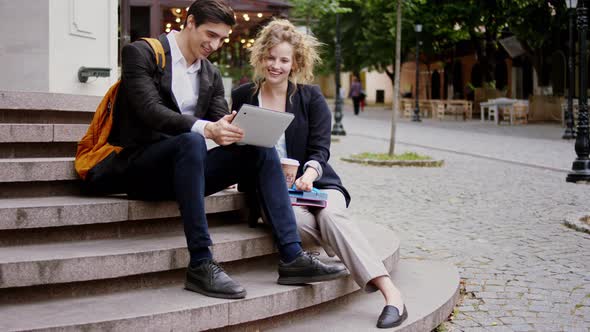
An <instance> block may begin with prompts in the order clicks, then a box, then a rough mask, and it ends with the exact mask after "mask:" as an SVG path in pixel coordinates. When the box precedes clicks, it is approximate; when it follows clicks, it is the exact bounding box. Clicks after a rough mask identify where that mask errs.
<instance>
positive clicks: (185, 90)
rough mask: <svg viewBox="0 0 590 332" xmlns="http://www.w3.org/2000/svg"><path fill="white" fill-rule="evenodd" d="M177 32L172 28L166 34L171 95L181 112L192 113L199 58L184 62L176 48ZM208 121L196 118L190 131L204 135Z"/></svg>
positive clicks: (195, 105)
mask: <svg viewBox="0 0 590 332" xmlns="http://www.w3.org/2000/svg"><path fill="white" fill-rule="evenodd" d="M177 33H178V31H174V30H172V31H170V33H168V34H167V35H166V38H168V43H169V44H170V55H171V57H172V95H173V96H174V98H175V99H176V104H177V105H178V107H179V108H180V112H181V113H182V114H190V115H194V114H195V109H196V107H197V101H198V100H199V72H200V70H201V60H200V59H199V60H197V61H195V62H194V63H192V64H190V65H189V64H188V63H187V62H186V59H185V58H184V56H183V55H182V52H181V51H180V48H178V43H176V34H177ZM208 122H209V121H207V120H197V122H195V124H194V125H193V127H192V128H191V131H193V132H196V133H199V134H201V135H203V136H205V125H206V124H207V123H208Z"/></svg>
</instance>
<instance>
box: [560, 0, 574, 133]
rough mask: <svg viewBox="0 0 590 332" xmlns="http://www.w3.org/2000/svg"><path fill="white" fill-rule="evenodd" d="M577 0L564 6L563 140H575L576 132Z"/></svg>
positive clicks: (568, 0)
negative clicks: (565, 77)
mask: <svg viewBox="0 0 590 332" xmlns="http://www.w3.org/2000/svg"><path fill="white" fill-rule="evenodd" d="M577 3H578V0H566V1H565V4H566V6H567V8H568V10H569V44H568V48H569V53H568V61H567V73H568V76H569V78H568V91H567V110H566V112H565V114H564V115H565V119H564V120H565V132H564V133H563V136H562V138H563V139H573V138H576V131H575V129H574V104H573V98H574V90H575V85H576V83H575V82H576V79H575V76H574V75H575V74H574V17H575V16H576V13H575V8H576V6H577Z"/></svg>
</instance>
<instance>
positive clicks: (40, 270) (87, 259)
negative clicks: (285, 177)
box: [0, 223, 275, 288]
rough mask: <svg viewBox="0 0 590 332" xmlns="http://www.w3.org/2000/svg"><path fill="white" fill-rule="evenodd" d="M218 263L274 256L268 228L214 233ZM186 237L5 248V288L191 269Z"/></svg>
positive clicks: (0, 264)
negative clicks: (187, 266)
mask: <svg viewBox="0 0 590 332" xmlns="http://www.w3.org/2000/svg"><path fill="white" fill-rule="evenodd" d="M210 234H211V238H212V240H213V242H214V245H213V246H212V248H211V249H212V251H213V253H214V257H215V259H217V260H218V261H220V262H228V261H234V260H239V259H245V258H250V257H256V256H264V255H269V254H271V253H273V252H274V251H275V249H274V247H273V242H272V236H271V234H270V232H268V231H267V230H266V229H265V228H262V227H259V228H249V227H248V226H247V225H246V224H245V223H243V224H238V225H227V226H224V225H220V226H214V227H211V228H210ZM187 264H188V252H187V250H186V239H185V237H184V233H183V232H182V231H181V230H179V231H177V232H169V233H164V234H151V235H144V236H136V237H127V238H119V239H106V240H95V241H76V242H67V243H51V244H40V245H25V246H12V247H3V248H1V250H0V275H1V276H2V278H1V279H0V288H9V287H23V286H32V285H44V284H55V283H66V282H76V281H87V280H98V279H107V278H117V277H123V276H129V275H137V274H143V273H150V272H158V271H165V270H171V269H179V268H183V267H186V265H187Z"/></svg>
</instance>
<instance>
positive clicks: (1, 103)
mask: <svg viewBox="0 0 590 332" xmlns="http://www.w3.org/2000/svg"><path fill="white" fill-rule="evenodd" d="M101 99H102V97H100V96H84V95H74V94H65V93H47V92H25V91H0V110H40V111H62V112H91V113H92V112H94V111H95V110H96V106H98V104H99V103H100V100H101Z"/></svg>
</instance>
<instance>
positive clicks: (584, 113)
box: [566, 1, 590, 182]
mask: <svg viewBox="0 0 590 332" xmlns="http://www.w3.org/2000/svg"><path fill="white" fill-rule="evenodd" d="M577 16H578V31H579V37H580V38H579V40H580V100H579V101H578V107H579V110H578V112H579V113H578V135H577V137H576V144H575V149H576V155H577V156H578V157H577V158H576V160H574V162H573V165H572V171H571V172H570V173H569V174H568V175H567V178H566V181H567V182H590V159H588V155H589V154H590V132H589V131H588V105H587V99H588V96H587V92H586V87H587V79H588V69H587V67H588V63H587V61H588V60H587V59H586V55H587V53H588V52H587V50H586V47H587V42H586V33H587V31H588V9H587V8H586V7H584V1H582V2H581V6H580V7H579V8H578V9H577Z"/></svg>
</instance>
